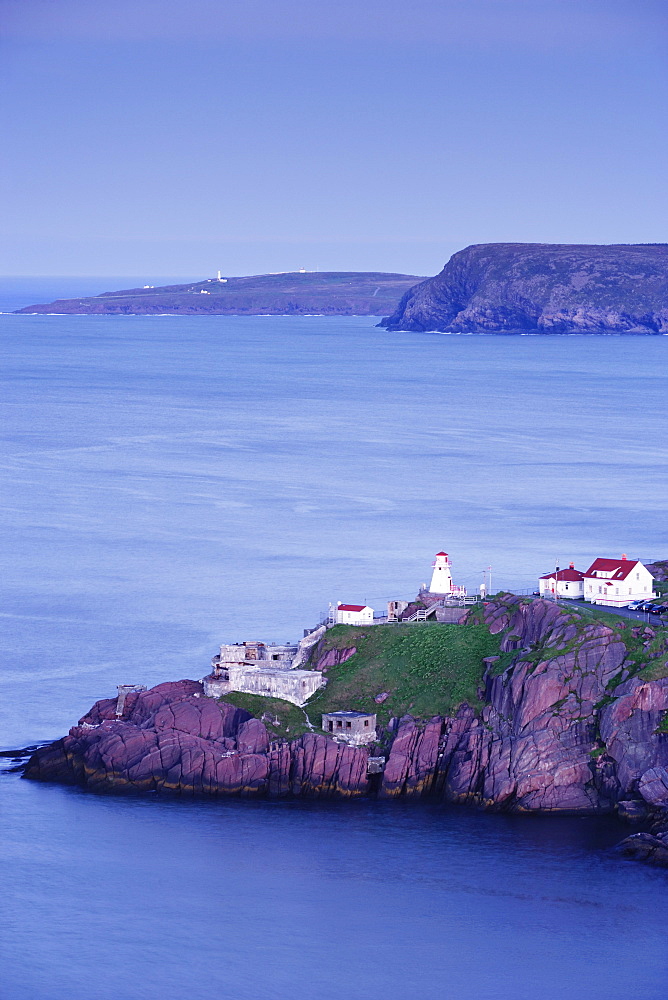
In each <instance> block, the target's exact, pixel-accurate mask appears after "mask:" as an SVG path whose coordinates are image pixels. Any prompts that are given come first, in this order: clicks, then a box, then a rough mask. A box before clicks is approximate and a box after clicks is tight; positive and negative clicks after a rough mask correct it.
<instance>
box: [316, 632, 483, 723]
mask: <svg viewBox="0 0 668 1000" xmlns="http://www.w3.org/2000/svg"><path fill="white" fill-rule="evenodd" d="M499 641H500V637H499V636H492V635H490V634H489V631H488V630H487V628H486V626H484V625H480V624H471V625H468V624H467V625H444V624H433V625H432V624H430V623H424V624H414V625H374V626H372V627H370V628H361V627H359V626H349V625H337V626H336V627H335V628H333V629H330V630H329V631H328V632H327V634H326V636H325V637H324V639H323V641H322V643H321V644H320V647H319V650H318V653H319V654H322V653H324V652H326V651H327V650H329V649H347V648H350V647H352V646H355V647H356V648H357V653H356V654H355V655H354V656H352V657H351V658H350V659H349V660H347V661H346V662H345V663H342V664H340V665H339V666H336V667H330V668H329V670H328V671H327V673H326V677H327V687H326V688H325V689H324V690H321V691H317V692H316V694H315V695H314V696H313V698H311V700H310V701H309V703H308V706H307V710H308V712H309V715H310V716H311V718H312V719H313V721H314V722H315V719H314V718H313V717H314V716H319V714H320V713H322V712H330V711H336V710H338V709H352V710H355V711H362V712H376V714H377V715H378V719H379V723H380V724H381V725H382V724H385V723H386V722H387V721H388V720H389V719H390V718H391V716H402V715H405V714H406V713H410V714H411V715H415V716H417V717H420V718H430V717H431V716H432V715H447V714H451V713H452V712H453V711H454V710H455V709H456V708H457V707H458V706H459V705H460V704H461V703H462V702H463V701H468V702H470V703H472V704H478V702H479V699H478V694H477V689H478V686H479V684H480V682H481V680H482V675H483V672H484V671H483V663H482V660H483V657H485V656H492V655H494V654H496V653H498V651H499ZM383 691H387V692H389V698H388V699H387V700H386V701H385V702H384V703H383V704H382V705H376V703H375V702H374V698H375V696H376V695H378V694H380V693H381V692H383Z"/></svg>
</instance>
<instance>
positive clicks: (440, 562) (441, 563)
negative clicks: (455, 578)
mask: <svg viewBox="0 0 668 1000" xmlns="http://www.w3.org/2000/svg"><path fill="white" fill-rule="evenodd" d="M433 566H434V571H433V573H432V574H431V583H430V584H429V593H430V594H443V595H444V596H446V597H466V587H456V586H455V584H454V583H453V582H452V570H451V567H452V563H451V562H450V557H449V555H448V553H447V552H437V553H436V559H435V560H434V563H433Z"/></svg>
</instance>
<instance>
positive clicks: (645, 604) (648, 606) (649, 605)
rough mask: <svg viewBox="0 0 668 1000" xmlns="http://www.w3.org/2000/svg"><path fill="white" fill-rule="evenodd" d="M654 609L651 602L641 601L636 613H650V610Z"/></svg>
mask: <svg viewBox="0 0 668 1000" xmlns="http://www.w3.org/2000/svg"><path fill="white" fill-rule="evenodd" d="M654 607H655V604H654V602H653V601H643V603H642V604H641V605H640V607H639V608H636V611H651V610H652V608H654Z"/></svg>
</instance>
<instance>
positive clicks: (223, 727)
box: [25, 681, 368, 798]
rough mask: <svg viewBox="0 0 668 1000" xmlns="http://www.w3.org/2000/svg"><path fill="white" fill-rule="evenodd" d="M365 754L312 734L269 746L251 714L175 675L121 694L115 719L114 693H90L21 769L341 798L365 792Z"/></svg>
mask: <svg viewBox="0 0 668 1000" xmlns="http://www.w3.org/2000/svg"><path fill="white" fill-rule="evenodd" d="M367 757H368V754H367V751H366V750H364V749H362V748H353V747H348V746H341V745H339V744H336V743H334V742H332V741H331V740H328V739H327V738H326V737H325V736H311V735H308V736H303V737H302V738H301V740H297V741H295V743H293V744H290V745H286V746H285V747H282V748H280V749H278V750H274V751H272V752H269V738H268V735H267V730H266V728H265V726H264V724H263V723H262V722H260V720H259V719H255V718H253V717H252V716H251V715H250V713H248V712H245V711H243V710H242V709H239V708H236V707H235V706H234V705H229V704H227V703H226V702H216V701H213V700H212V699H210V698H204V697H202V687H201V685H200V684H198V683H197V682H195V681H177V682H175V683H167V684H159V685H158V686H157V687H155V688H151V690H150V691H143V692H141V693H139V694H132V695H129V696H128V697H127V699H126V702H125V706H124V712H123V716H122V718H116V699H115V698H114V699H106V700H105V701H99V702H97V704H95V705H94V706H93V708H92V709H91V711H90V712H89V713H88V714H87V715H85V716H84V717H83V719H81V720H80V722H79V725H78V726H75V727H74V728H73V729H71V730H70V732H69V735H68V736H66V737H64V739H62V740H58V741H57V742H56V743H53V744H51V746H49V747H45V748H43V749H42V750H39V751H38V752H37V753H36V754H34V755H33V757H32V758H31V759H30V761H29V762H28V766H27V768H26V772H25V777H27V778H33V779H36V780H39V781H60V782H65V783H67V784H80V785H84V786H85V787H87V788H90V789H94V790H96V791H123V790H126V791H130V790H134V791H142V792H143V791H163V792H174V793H178V794H180V795H241V796H251V795H274V796H280V795H288V794H292V795H300V796H306V797H312V798H315V797H318V796H329V797H348V796H351V795H363V794H364V793H365V792H366V791H367V777H366V770H367Z"/></svg>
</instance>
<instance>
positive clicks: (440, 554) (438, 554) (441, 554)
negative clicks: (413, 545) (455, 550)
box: [436, 552, 448, 556]
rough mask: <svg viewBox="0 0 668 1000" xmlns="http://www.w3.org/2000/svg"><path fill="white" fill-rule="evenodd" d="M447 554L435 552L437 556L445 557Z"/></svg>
mask: <svg viewBox="0 0 668 1000" xmlns="http://www.w3.org/2000/svg"><path fill="white" fill-rule="evenodd" d="M447 554H448V553H447V552H437V553H436V555H437V556H447Z"/></svg>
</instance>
